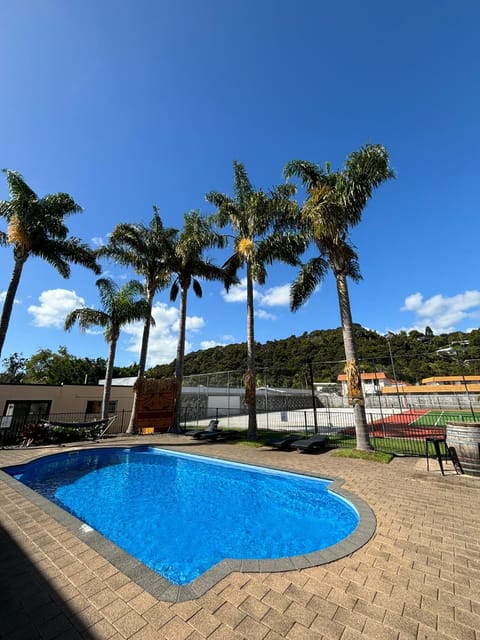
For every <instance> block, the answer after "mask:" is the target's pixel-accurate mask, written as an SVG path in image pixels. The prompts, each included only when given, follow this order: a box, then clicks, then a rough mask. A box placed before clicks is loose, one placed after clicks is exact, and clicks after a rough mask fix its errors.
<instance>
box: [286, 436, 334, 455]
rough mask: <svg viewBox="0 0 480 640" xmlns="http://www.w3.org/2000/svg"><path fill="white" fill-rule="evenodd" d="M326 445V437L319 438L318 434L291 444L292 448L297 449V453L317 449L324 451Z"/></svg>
mask: <svg viewBox="0 0 480 640" xmlns="http://www.w3.org/2000/svg"><path fill="white" fill-rule="evenodd" d="M326 444H327V436H321V435H320V434H318V433H317V434H316V435H314V436H312V437H311V438H306V439H304V440H295V441H294V442H292V447H293V448H294V449H297V450H298V451H303V452H309V453H311V452H312V451H318V450H319V449H324V448H325V446H326Z"/></svg>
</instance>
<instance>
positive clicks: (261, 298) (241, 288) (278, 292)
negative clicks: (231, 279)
mask: <svg viewBox="0 0 480 640" xmlns="http://www.w3.org/2000/svg"><path fill="white" fill-rule="evenodd" d="M222 296H223V299H224V301H225V302H243V303H245V302H246V300H247V279H246V278H243V279H242V280H241V281H240V284H238V285H235V286H234V287H231V289H230V291H228V293H227V292H226V291H225V290H223V291H222ZM253 298H254V300H255V306H256V307H288V306H289V304H290V284H282V285H279V286H276V287H270V288H269V289H267V290H266V291H265V292H263V291H262V290H261V289H260V288H259V287H258V285H257V284H255V283H254V285H253ZM267 316H268V314H267V315H264V316H260V315H259V317H267ZM272 318H273V316H270V319H272Z"/></svg>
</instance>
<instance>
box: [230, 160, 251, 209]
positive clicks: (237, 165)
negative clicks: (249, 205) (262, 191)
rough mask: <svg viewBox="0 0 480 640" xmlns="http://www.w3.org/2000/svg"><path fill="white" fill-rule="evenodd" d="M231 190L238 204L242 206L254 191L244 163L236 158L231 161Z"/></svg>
mask: <svg viewBox="0 0 480 640" xmlns="http://www.w3.org/2000/svg"><path fill="white" fill-rule="evenodd" d="M233 192H234V194H235V199H236V200H237V202H238V203H239V204H240V206H243V205H244V204H245V202H246V200H247V199H248V198H249V197H250V196H251V195H252V193H253V192H254V189H253V187H252V183H251V182H250V179H249V177H248V174H247V171H246V169H245V165H244V164H243V163H242V162H238V161H237V160H234V161H233Z"/></svg>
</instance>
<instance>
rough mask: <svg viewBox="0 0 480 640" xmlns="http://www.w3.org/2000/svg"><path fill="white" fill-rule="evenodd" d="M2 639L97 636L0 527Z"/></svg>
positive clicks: (88, 639) (70, 639)
mask: <svg viewBox="0 0 480 640" xmlns="http://www.w3.org/2000/svg"><path fill="white" fill-rule="evenodd" d="M0 594H1V596H0V597H1V602H0V638H2V640H3V639H5V640H9V638H12V640H13V639H15V640H23V639H25V640H36V639H37V638H38V639H40V638H41V639H42V640H44V639H46V638H58V639H59V640H60V639H63V640H67V638H68V640H80V639H81V638H84V639H86V640H90V639H92V640H93V638H94V636H93V635H92V634H91V633H90V632H89V630H88V628H87V627H86V626H85V624H84V623H83V622H82V621H81V620H80V619H79V618H78V616H77V614H76V613H75V612H74V611H73V610H72V609H71V608H70V607H69V605H68V603H67V602H65V601H64V600H63V598H62V596H61V595H60V594H59V592H58V590H57V589H56V588H55V586H54V585H52V584H51V583H50V582H49V581H48V578H46V577H45V576H43V575H42V574H41V573H40V571H39V570H38V569H37V568H36V566H35V565H34V564H33V563H32V562H31V561H30V560H29V559H28V557H27V556H26V555H25V553H24V552H23V551H22V550H21V549H20V548H19V547H18V545H17V543H16V542H15V540H14V539H13V538H12V537H11V536H10V535H9V533H8V532H7V531H5V529H4V528H3V527H2V526H0Z"/></svg>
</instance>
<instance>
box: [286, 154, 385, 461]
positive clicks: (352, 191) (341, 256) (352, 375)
mask: <svg viewBox="0 0 480 640" xmlns="http://www.w3.org/2000/svg"><path fill="white" fill-rule="evenodd" d="M284 173H285V176H286V177H287V178H289V177H291V176H297V177H299V178H300V179H301V181H302V183H303V186H304V187H305V189H306V192H307V199H306V201H305V203H304V205H303V208H302V229H303V231H305V230H307V232H308V233H309V234H310V238H311V241H312V242H313V243H314V244H315V245H316V247H317V249H318V251H319V255H318V256H316V257H314V258H312V259H311V260H309V261H308V262H307V263H306V264H305V265H303V267H302V269H301V271H300V274H299V276H298V278H297V280H296V281H295V282H294V283H293V285H292V288H291V308H292V310H297V309H298V308H299V307H300V306H301V305H302V304H303V303H304V302H305V301H306V300H307V299H308V298H309V296H310V295H311V294H312V293H313V291H314V290H315V288H316V287H317V285H318V284H319V283H320V282H321V280H322V279H323V278H324V277H325V275H326V273H327V271H328V270H329V269H331V270H332V272H333V275H334V277H335V281H336V286H337V295H338V301H339V306H340V317H341V322H342V330H343V343H344V348H345V359H346V365H345V373H346V374H347V383H348V390H349V391H348V393H349V398H350V402H351V404H352V405H353V409H354V420H355V430H356V437H357V448H358V449H363V450H370V449H371V448H372V447H371V445H370V441H369V438H368V429H367V421H366V416H365V407H364V399H363V392H362V386H361V380H360V373H359V368H358V356H357V349H356V344H355V338H354V334H353V322H352V312H351V307H350V297H349V293H348V284H347V278H348V277H350V278H352V280H354V281H359V280H360V279H361V274H360V269H359V264H358V256H357V253H356V250H355V248H354V246H353V245H352V243H351V241H350V237H349V233H350V229H351V228H352V227H354V226H356V225H357V224H359V222H360V220H361V217H362V212H363V210H364V208H365V206H366V205H367V203H368V201H369V200H370V198H371V197H372V194H373V191H374V189H376V188H377V187H378V186H380V185H381V184H382V183H383V182H385V180H388V179H390V178H393V177H395V174H394V172H393V171H392V169H391V168H390V166H389V157H388V153H387V150H386V149H385V148H384V147H383V146H381V145H372V144H367V145H366V146H364V147H362V148H361V149H359V150H358V151H354V152H352V153H351V154H350V155H349V156H348V158H347V160H346V163H345V166H344V168H343V169H342V171H338V172H331V171H330V166H329V164H327V165H326V167H325V169H322V168H321V167H319V166H318V165H316V164H313V163H311V162H306V161H302V160H294V161H292V162H289V163H288V164H287V165H286V167H285V170H284Z"/></svg>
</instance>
